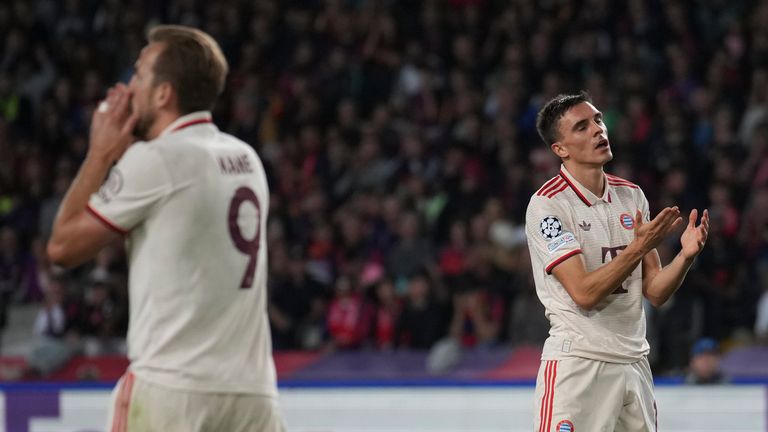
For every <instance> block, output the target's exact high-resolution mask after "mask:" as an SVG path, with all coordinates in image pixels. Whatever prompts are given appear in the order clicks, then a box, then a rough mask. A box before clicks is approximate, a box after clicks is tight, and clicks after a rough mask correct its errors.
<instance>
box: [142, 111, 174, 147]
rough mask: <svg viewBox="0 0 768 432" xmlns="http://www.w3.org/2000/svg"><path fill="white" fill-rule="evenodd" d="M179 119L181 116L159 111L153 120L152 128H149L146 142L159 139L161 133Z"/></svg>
mask: <svg viewBox="0 0 768 432" xmlns="http://www.w3.org/2000/svg"><path fill="white" fill-rule="evenodd" d="M179 117H181V115H180V114H178V113H176V112H170V111H163V110H161V111H159V112H158V113H157V117H156V118H155V123H154V124H152V127H150V128H149V132H148V133H147V140H148V141H149V140H153V139H155V138H157V137H159V136H160V134H161V133H163V131H164V130H165V129H167V128H168V126H170V125H171V123H173V122H175V121H176V120H178V119H179Z"/></svg>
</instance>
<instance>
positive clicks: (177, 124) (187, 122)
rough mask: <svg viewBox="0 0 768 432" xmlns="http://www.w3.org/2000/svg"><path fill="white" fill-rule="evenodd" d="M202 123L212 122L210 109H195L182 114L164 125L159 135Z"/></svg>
mask: <svg viewBox="0 0 768 432" xmlns="http://www.w3.org/2000/svg"><path fill="white" fill-rule="evenodd" d="M202 123H213V120H212V117H211V112H210V111H195V112H193V113H189V114H187V115H183V116H181V117H179V118H177V119H176V120H175V121H174V122H173V123H171V124H170V125H168V127H166V128H165V129H164V130H163V132H161V133H160V136H164V135H168V134H170V133H173V132H176V131H179V130H181V129H184V128H187V127H189V126H194V125H197V124H202Z"/></svg>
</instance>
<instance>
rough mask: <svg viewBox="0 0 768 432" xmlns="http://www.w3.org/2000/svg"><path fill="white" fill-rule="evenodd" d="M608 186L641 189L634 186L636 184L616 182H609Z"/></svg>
mask: <svg viewBox="0 0 768 432" xmlns="http://www.w3.org/2000/svg"><path fill="white" fill-rule="evenodd" d="M608 184H609V185H611V186H624V187H628V188H632V189H640V186H638V185H636V184H634V183H625V182H614V181H611V180H609V181H608Z"/></svg>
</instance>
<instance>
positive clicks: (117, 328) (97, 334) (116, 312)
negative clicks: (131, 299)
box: [74, 274, 128, 356]
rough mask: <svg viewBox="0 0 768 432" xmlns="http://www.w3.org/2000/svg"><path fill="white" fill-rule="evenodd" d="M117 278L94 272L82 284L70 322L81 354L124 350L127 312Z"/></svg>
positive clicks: (121, 351) (102, 353)
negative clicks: (80, 342)
mask: <svg viewBox="0 0 768 432" xmlns="http://www.w3.org/2000/svg"><path fill="white" fill-rule="evenodd" d="M119 284H120V282H118V280H117V278H116V277H114V276H112V275H109V274H98V275H94V276H92V277H91V278H90V281H89V282H88V284H87V285H86V290H85V296H84V301H83V303H82V304H81V305H80V307H79V311H78V317H77V322H75V323H74V325H75V328H76V329H77V332H78V334H79V335H80V336H81V337H82V339H83V351H84V353H85V355H88V356H97V355H105V354H115V353H117V354H125V336H126V331H127V328H128V314H127V308H126V307H125V306H126V304H125V303H124V300H125V298H124V296H123V295H120V293H119V292H118V291H121V290H122V291H125V290H126V289H125V287H120V286H119Z"/></svg>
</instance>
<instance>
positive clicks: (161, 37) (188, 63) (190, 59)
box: [148, 25, 229, 114]
mask: <svg viewBox="0 0 768 432" xmlns="http://www.w3.org/2000/svg"><path fill="white" fill-rule="evenodd" d="M148 39H149V41H150V42H156V43H162V44H165V46H164V47H163V50H162V51H161V52H160V54H159V55H158V56H157V60H156V61H155V68H154V71H153V72H154V75H155V80H154V84H155V85H157V84H159V83H161V82H164V81H167V82H169V83H170V84H171V85H172V86H173V88H174V89H175V90H176V93H177V96H176V97H177V100H178V109H179V113H181V114H189V113H191V112H194V111H201V110H211V109H213V104H214V103H215V102H216V99H217V98H218V97H219V95H220V94H221V92H222V91H224V83H225V82H226V77H227V71H228V70H229V65H228V64H227V59H226V58H225V57H224V54H223V53H222V52H221V48H220V47H219V44H218V43H216V41H215V40H214V39H213V38H212V37H211V36H210V35H208V34H207V33H205V32H203V31H200V30H197V29H194V28H191V27H185V26H179V25H161V26H157V27H154V28H153V29H152V30H150V31H149V37H148Z"/></svg>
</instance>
